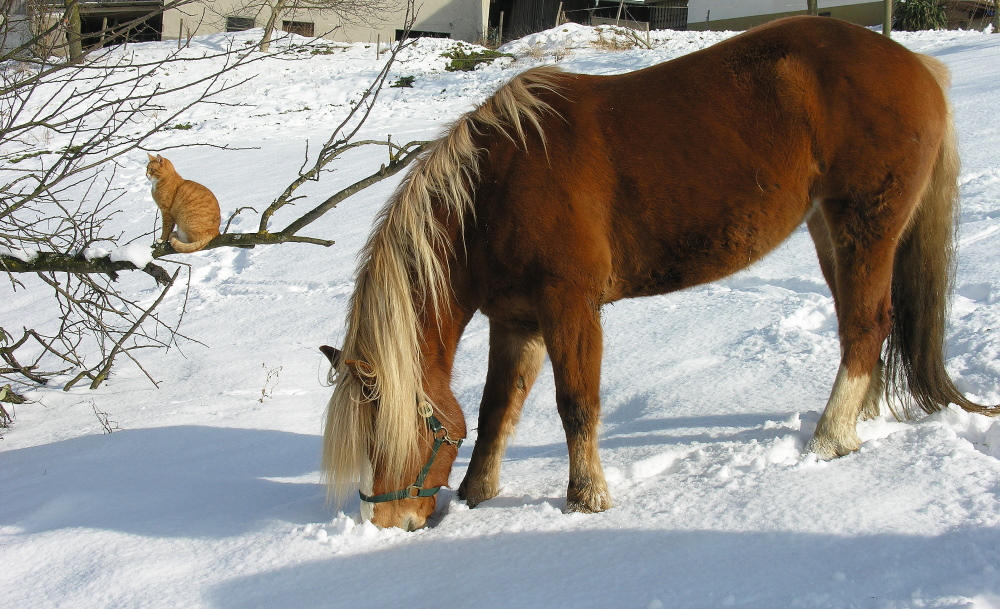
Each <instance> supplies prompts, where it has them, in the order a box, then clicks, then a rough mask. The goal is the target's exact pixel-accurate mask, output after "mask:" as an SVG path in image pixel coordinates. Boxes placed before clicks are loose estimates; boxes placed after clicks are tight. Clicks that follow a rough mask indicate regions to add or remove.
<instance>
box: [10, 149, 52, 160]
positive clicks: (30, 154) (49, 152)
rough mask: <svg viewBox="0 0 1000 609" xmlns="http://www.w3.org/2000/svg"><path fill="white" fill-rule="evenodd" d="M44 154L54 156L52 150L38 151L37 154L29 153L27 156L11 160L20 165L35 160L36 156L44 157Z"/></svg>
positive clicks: (23, 155)
mask: <svg viewBox="0 0 1000 609" xmlns="http://www.w3.org/2000/svg"><path fill="white" fill-rule="evenodd" d="M43 154H52V151H51V150H38V151H35V152H29V153H27V154H22V155H19V156H16V157H14V158H12V159H11V160H10V162H11V163H20V162H21V161H26V160H28V159H33V158H35V157H36V156H42V155H43Z"/></svg>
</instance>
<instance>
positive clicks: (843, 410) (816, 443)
mask: <svg viewBox="0 0 1000 609" xmlns="http://www.w3.org/2000/svg"><path fill="white" fill-rule="evenodd" d="M871 380H872V377H871V374H862V375H860V376H855V377H852V376H850V375H849V374H848V373H847V368H845V367H844V366H843V365H841V366H840V370H839V371H838V372H837V380H836V381H835V382H834V383H833V391H832V392H831V393H830V399H829V401H827V403H826V408H825V409H824V410H823V416H821V417H820V419H819V423H817V425H816V433H815V434H814V435H813V439H812V441H810V442H809V446H808V447H807V449H808V450H809V451H811V452H814V453H816V454H817V455H819V457H820V458H822V459H833V458H834V457H842V456H844V455H846V454H848V453H850V452H853V451H855V450H857V449H858V447H860V446H861V439H860V438H858V431H857V426H858V413H859V412H860V410H861V406H862V404H863V403H864V402H865V399H866V397H867V396H868V388H869V387H870V386H871Z"/></svg>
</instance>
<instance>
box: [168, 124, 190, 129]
mask: <svg viewBox="0 0 1000 609" xmlns="http://www.w3.org/2000/svg"><path fill="white" fill-rule="evenodd" d="M193 126H194V125H192V124H191V123H177V124H176V125H174V126H173V127H167V129H176V130H178V131H187V130H188V129H190V128H191V127H193Z"/></svg>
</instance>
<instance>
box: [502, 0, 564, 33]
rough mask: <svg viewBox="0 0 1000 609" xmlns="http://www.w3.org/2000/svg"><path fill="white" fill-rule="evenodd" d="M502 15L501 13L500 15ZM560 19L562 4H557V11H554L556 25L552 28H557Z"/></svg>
mask: <svg viewBox="0 0 1000 609" xmlns="http://www.w3.org/2000/svg"><path fill="white" fill-rule="evenodd" d="M502 14H503V13H501V15H502ZM560 17H562V2H560V3H559V10H557V11H556V24H555V25H554V26H552V27H559V22H560V21H562V19H560Z"/></svg>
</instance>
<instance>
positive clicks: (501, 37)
mask: <svg viewBox="0 0 1000 609" xmlns="http://www.w3.org/2000/svg"><path fill="white" fill-rule="evenodd" d="M997 2H1000V0H997ZM501 44H503V11H500V31H499V32H498V33H497V45H498V46H499V45H501Z"/></svg>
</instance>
